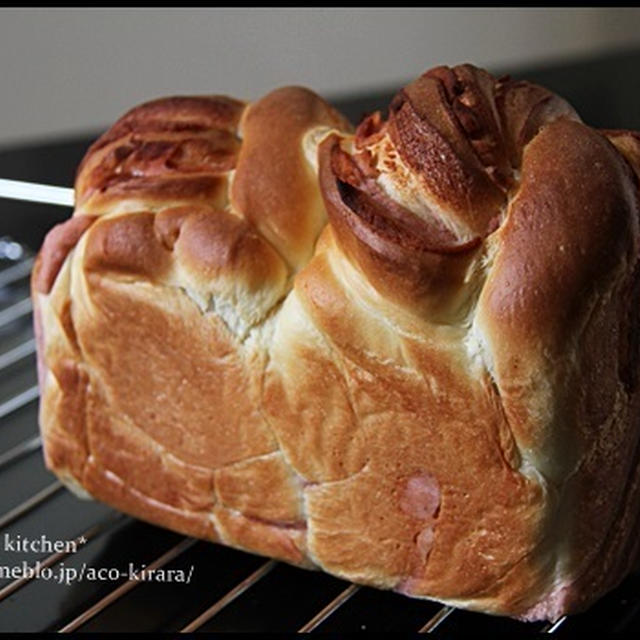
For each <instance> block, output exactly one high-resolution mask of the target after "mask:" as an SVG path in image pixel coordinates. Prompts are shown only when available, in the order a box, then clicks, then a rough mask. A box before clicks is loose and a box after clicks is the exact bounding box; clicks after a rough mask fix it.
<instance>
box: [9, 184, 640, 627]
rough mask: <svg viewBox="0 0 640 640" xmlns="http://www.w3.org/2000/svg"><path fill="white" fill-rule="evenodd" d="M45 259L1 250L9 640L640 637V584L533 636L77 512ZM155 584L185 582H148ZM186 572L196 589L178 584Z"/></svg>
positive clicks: (31, 193) (119, 517)
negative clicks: (58, 455)
mask: <svg viewBox="0 0 640 640" xmlns="http://www.w3.org/2000/svg"><path fill="white" fill-rule="evenodd" d="M1 197H4V198H15V199H20V200H29V201H37V202H46V203H49V204H51V205H52V206H54V205H55V206H60V205H62V206H67V207H69V208H70V207H71V205H72V202H73V194H72V191H71V190H70V189H57V188H53V189H52V188H50V187H47V186H43V185H34V184H30V183H25V182H16V181H7V180H1V181H0V198H1ZM3 202H6V200H2V199H0V204H1V203H3ZM69 213H70V211H69ZM1 233H2V229H1V228H0V235H1ZM33 259H34V257H33V254H32V252H30V251H29V250H28V249H26V248H25V247H23V246H21V245H19V244H18V243H16V242H13V241H12V240H11V239H10V238H7V237H5V238H1V239H0V505H1V507H0V535H1V536H2V541H3V544H1V545H0V572H1V573H0V578H1V579H0V631H4V632H7V631H60V632H71V631H128V632H143V631H164V632H177V631H183V632H193V631H209V632H212V631H249V632H251V631H253V632H287V631H288V632H291V631H298V632H303V633H308V632H316V631H325V632H353V631H385V632H391V631H402V632H421V633H436V634H444V635H451V634H455V633H456V632H470V631H471V632H472V633H473V634H474V635H483V634H492V635H493V634H497V633H500V634H501V633H508V634H511V635H516V636H522V635H525V636H526V635H537V634H539V633H558V634H560V635H566V634H568V633H582V632H588V633H592V634H593V633H604V632H611V631H623V630H624V631H633V630H637V629H638V627H640V613H639V612H640V576H638V574H634V575H631V576H629V577H628V578H627V579H626V580H625V581H624V583H623V584H622V585H621V586H620V587H618V588H617V589H616V590H615V591H613V592H611V593H609V594H608V595H607V596H605V597H604V598H602V599H601V600H600V601H599V602H598V603H597V604H596V605H595V606H593V607H592V608H591V609H590V610H589V611H587V612H585V613H582V614H580V615H576V616H571V617H570V618H567V617H563V618H561V619H559V620H557V621H555V622H551V623H542V622H541V623H522V622H518V621H515V620H511V619H508V618H501V617H495V616H489V615H484V614H480V613H473V612H469V611H464V610H461V609H456V608H453V607H450V606H443V605H442V604H439V603H436V602H432V601H426V600H415V599H410V598H407V597H404V596H401V595H398V594H394V593H390V592H384V591H379V590H376V589H373V588H368V587H361V586H358V585H355V584H349V583H347V582H345V581H343V580H339V579H337V578H334V577H331V576H329V575H327V574H324V573H322V572H319V571H307V570H304V569H299V568H296V567H293V566H290V565H288V564H285V563H282V562H277V561H274V560H268V559H265V558H262V557H259V556H256V555H252V554H249V553H244V552H241V551H237V550H234V549H231V548H227V547H224V546H222V545H218V544H212V543H209V542H205V541H201V540H195V539H191V538H187V537H184V536H182V535H179V534H176V533H174V532H170V531H167V530H164V529H161V528H158V527H154V526H151V525H149V524H146V523H144V522H141V521H138V520H136V519H134V518H132V517H129V516H126V515H123V514H120V513H117V512H116V511H114V510H112V509H111V508H109V507H107V506H105V505H103V504H100V503H98V502H91V501H82V500H79V499H78V498H76V497H75V496H73V495H72V494H71V493H69V492H68V491H67V490H66V489H65V488H64V487H63V485H62V484H61V483H60V482H59V481H58V480H56V479H54V477H53V476H52V475H51V474H50V473H49V472H48V471H47V470H46V469H45V468H44V465H43V457H42V452H41V445H42V441H41V438H40V435H39V432H38V423H37V411H38V403H37V400H38V387H37V379H36V366H35V341H34V336H33V330H32V320H31V301H30V298H29V275H30V272H31V268H32V265H33ZM43 536H44V537H46V538H47V539H49V540H50V541H51V540H56V541H66V546H65V548H55V549H48V550H45V549H44V545H40V546H41V547H42V549H40V552H33V551H32V550H31V549H21V548H18V547H19V541H20V540H22V541H25V540H30V541H33V540H36V541H37V540H40V539H41V538H42V537H43ZM7 541H8V542H9V548H8V549H7ZM71 543H73V545H75V547H73V545H72V544H71ZM13 547H16V548H13ZM70 547H73V548H72V549H71V548H70ZM45 551H46V552H45ZM161 569H162V570H164V574H163V573H162V572H161V571H159V570H161ZM142 570H144V571H146V572H147V574H143V573H141V571H142ZM171 571H172V572H173V573H171ZM149 572H151V573H149ZM153 572H155V575H156V576H158V575H166V576H171V575H173V576H174V580H165V581H160V580H156V579H149V580H148V579H141V576H143V575H151V574H153ZM187 573H188V575H189V579H188V581H187V580H186V579H185V580H184V581H182V582H180V581H178V580H176V579H175V576H177V575H179V574H181V575H183V576H185V575H187Z"/></svg>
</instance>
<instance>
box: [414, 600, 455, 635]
mask: <svg viewBox="0 0 640 640" xmlns="http://www.w3.org/2000/svg"><path fill="white" fill-rule="evenodd" d="M455 610H456V609H455V607H451V606H449V605H445V606H444V607H442V609H440V611H438V613H436V615H435V616H433V618H431V619H430V620H429V621H428V622H427V624H425V625H424V627H422V628H421V629H420V630H419V631H418V633H433V632H434V631H435V630H436V629H437V628H438V627H439V626H440V625H441V624H442V623H443V622H444V621H445V620H446V619H447V618H448V617H449V616H450V615H451V614H452V613H453V612H454V611H455Z"/></svg>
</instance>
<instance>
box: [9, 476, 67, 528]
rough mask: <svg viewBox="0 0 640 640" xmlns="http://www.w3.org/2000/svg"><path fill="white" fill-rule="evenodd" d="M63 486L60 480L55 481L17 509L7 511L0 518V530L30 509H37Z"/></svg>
mask: <svg viewBox="0 0 640 640" xmlns="http://www.w3.org/2000/svg"><path fill="white" fill-rule="evenodd" d="M62 487H63V484H62V482H60V480H56V481H55V482H52V483H51V484H50V485H47V486H46V487H45V488H44V489H42V490H41V491H38V493H36V494H35V495H33V496H31V497H30V498H29V499H27V500H25V501H24V502H23V503H21V504H19V505H18V506H17V507H14V508H13V509H11V510H10V511H7V513H5V514H4V515H3V516H2V517H0V529H4V528H5V527H6V526H8V525H10V524H11V523H12V522H13V521H14V520H17V519H18V518H21V517H22V516H23V515H25V514H26V513H29V511H31V510H32V509H34V508H35V507H37V506H38V505H39V504H41V503H42V502H44V501H45V500H47V499H48V498H50V497H51V496H52V495H53V494H54V493H56V492H57V491H60V489H62Z"/></svg>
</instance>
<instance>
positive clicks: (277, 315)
mask: <svg viewBox="0 0 640 640" xmlns="http://www.w3.org/2000/svg"><path fill="white" fill-rule="evenodd" d="M639 171H640V138H639V137H638V135H637V134H635V133H632V132H627V131H604V132H603V131H597V130H594V129H592V128H590V127H589V126H587V125H585V124H583V123H582V122H581V120H580V119H579V117H578V115H577V114H576V113H575V111H574V110H573V109H572V108H571V106H570V105H568V104H567V103H566V102H565V101H564V100H562V99H561V98H559V97H557V96H555V95H554V94H552V93H550V92H549V91H547V90H545V89H543V88H541V87H538V86H535V85H532V84H529V83H526V82H522V81H515V80H511V79H509V78H501V79H496V78H494V77H492V76H491V75H489V74H488V73H486V72H485V71H482V70H479V69H477V68H475V67H473V66H471V65H463V66H458V67H455V68H447V67H438V68H435V69H433V70H431V71H429V72H427V73H425V74H424V75H423V76H421V77H420V78H419V79H418V80H416V81H415V82H413V83H411V84H410V85H408V86H407V87H405V88H404V89H403V90H401V91H400V92H399V93H398V94H397V95H396V97H395V98H394V99H393V101H392V102H391V104H390V107H389V112H388V117H387V118H386V119H385V118H384V117H383V116H382V115H381V114H380V113H376V114H373V115H370V116H369V117H367V118H365V119H364V120H363V122H361V123H360V125H359V126H358V127H357V129H356V130H355V132H354V131H353V130H352V128H351V126H350V125H349V123H348V122H347V121H345V119H344V118H343V117H341V115H340V114H338V113H337V112H336V111H335V110H333V109H332V108H331V107H330V106H329V105H327V104H326V103H325V102H324V101H323V100H322V99H320V98H319V97H318V96H316V95H315V94H314V93H312V92H310V91H308V90H305V89H301V88H295V87H289V88H284V89H279V90H276V91H274V92H272V93H270V94H269V95H267V96H266V97H264V98H262V99H260V100H258V101H257V102H254V103H252V104H244V103H241V102H238V101H236V100H233V99H230V98H225V97H177V98H167V99H161V100H157V101H154V102H150V103H147V104H144V105H142V106H140V107H137V108H136V109H133V110H132V111H130V112H129V113H128V114H126V115H125V116H124V117H123V118H121V119H120V120H119V121H118V122H117V123H116V124H115V125H114V126H113V127H112V128H111V129H110V130H109V131H108V132H107V133H106V134H104V135H103V136H102V137H101V138H100V139H99V140H98V141H97V142H96V143H95V144H94V145H93V146H92V147H91V148H90V149H89V151H88V153H87V155H86V157H85V158H84V160H83V162H82V164H81V166H80V168H79V171H78V176H77V181H76V209H75V212H74V216H73V217H72V218H71V219H70V220H68V221H67V222H65V223H64V224H62V225H60V226H58V227H56V228H54V229H53V230H52V231H51V232H50V233H49V235H48V237H47V239H46V241H45V243H44V246H43V248H42V250H41V252H40V254H39V257H38V260H37V263H36V267H35V270H34V274H33V280H32V289H33V298H34V307H35V323H36V334H37V340H38V366H39V381H40V388H41V405H40V424H41V429H42V434H43V439H44V451H45V459H46V464H47V466H48V467H49V469H51V470H52V471H53V472H54V473H56V474H57V475H58V476H59V477H60V478H61V479H62V480H63V481H64V482H65V483H67V484H68V485H69V486H70V487H71V488H73V489H74V490H75V491H76V492H78V493H80V494H83V495H88V496H91V497H93V498H96V499H98V500H102V501H104V502H106V503H108V504H110V505H112V506H113V507H115V508H117V509H120V510H122V511H125V512H127V513H130V514H132V515H134V516H136V517H139V518H142V519H144V520H147V521H150V522H153V523H156V524H158V525H161V526H164V527H168V528H171V529H174V530H176V531H180V532H183V533H185V534H188V535H191V536H195V537H199V538H204V539H208V540H212V541H217V542H221V543H224V544H227V545H231V546H233V547H237V548H240V549H246V550H248V551H251V552H254V553H259V554H264V555H266V556H270V557H274V558H278V559H281V560H284V561H286V562H290V563H294V564H296V565H300V566H305V567H308V568H319V569H322V570H324V571H327V572H329V573H331V574H333V575H335V576H339V577H341V578H344V579H347V580H351V581H354V582H356V583H361V584H365V585H372V586H375V587H380V588H384V589H392V590H395V591H397V592H400V593H403V594H406V595H409V596H413V597H421V598H431V599H435V600H438V601H441V602H445V603H449V604H452V605H455V606H459V607H463V608H469V609H473V610H478V611H484V612H488V613H493V614H502V615H509V616H514V617H517V618H520V619H523V620H540V619H555V618H557V617H559V616H560V615H562V614H565V613H570V612H574V611H578V610H581V609H584V608H585V607H586V606H588V605H589V604H590V603H592V602H593V601H594V600H595V599H596V598H598V597H599V596H600V595H602V594H603V593H604V592H605V591H607V590H608V589H611V588H612V587H613V586H615V585H616V584H618V583H619V582H620V581H621V579H622V578H623V577H624V576H625V575H626V574H627V573H628V572H629V571H630V570H631V569H633V568H634V567H635V565H636V562H637V557H638V541H639V540H640V538H639V536H638V535H637V526H638V518H639V516H640V466H639V464H638V457H639V449H638V447H639V444H640V443H639V436H640V392H639V386H638V373H639V369H638V368H639V364H640V363H639V350H640V340H639V336H638V323H639V318H640V269H639V266H638V265H639V262H638V259H639V252H640V235H639V234H640V229H639V204H638V196H639V191H638V172H639Z"/></svg>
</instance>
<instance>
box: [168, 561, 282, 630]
mask: <svg viewBox="0 0 640 640" xmlns="http://www.w3.org/2000/svg"><path fill="white" fill-rule="evenodd" d="M276 564H277V563H276V561H275V560H269V561H267V562H265V563H264V564H263V565H262V566H260V567H258V569H256V570H255V571H254V572H253V573H252V574H251V575H250V576H247V577H246V578H245V579H244V580H243V581H242V582H241V583H240V584H238V585H236V586H235V587H234V588H233V589H231V591H229V592H227V593H226V594H225V595H224V596H222V598H220V600H218V601H217V602H215V603H214V604H212V605H211V606H210V607H209V608H208V609H207V610H206V611H204V612H203V613H201V614H200V615H199V616H198V617H197V618H196V619H195V620H193V621H192V622H190V623H189V624H188V625H187V626H186V627H184V628H183V629H181V630H180V633H190V632H192V631H195V630H196V629H199V628H200V627H201V626H202V625H203V624H205V623H206V622H208V621H209V620H211V618H213V616H215V615H216V614H217V613H219V612H220V611H221V610H222V609H224V608H225V607H226V606H227V605H228V604H229V603H231V602H233V601H234V600H235V599H236V598H237V597H238V596H239V595H241V594H242V593H244V592H245V591H246V590H247V589H248V588H249V587H251V586H253V585H254V584H255V583H256V582H258V580H260V579H261V578H263V577H264V576H266V575H267V573H269V571H271V570H272V569H273V568H274V567H275V566H276Z"/></svg>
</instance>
